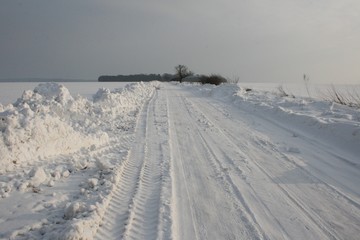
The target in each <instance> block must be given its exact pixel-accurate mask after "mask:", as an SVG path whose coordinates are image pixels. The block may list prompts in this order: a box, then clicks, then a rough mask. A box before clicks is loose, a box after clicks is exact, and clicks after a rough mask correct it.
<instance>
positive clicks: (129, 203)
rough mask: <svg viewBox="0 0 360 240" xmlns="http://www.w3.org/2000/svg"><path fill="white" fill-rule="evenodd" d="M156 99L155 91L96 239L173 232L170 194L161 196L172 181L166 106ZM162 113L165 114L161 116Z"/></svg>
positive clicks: (150, 236)
mask: <svg viewBox="0 0 360 240" xmlns="http://www.w3.org/2000/svg"><path fill="white" fill-rule="evenodd" d="M157 98H158V93H157V92H156V93H155V94H154V96H153V97H152V99H151V100H150V101H149V102H148V104H147V106H146V107H144V109H143V110H142V114H141V117H140V122H139V123H138V124H137V131H136V136H135V142H134V145H133V147H132V148H131V150H130V151H129V155H128V158H127V159H126V161H125V162H124V164H123V167H122V168H121V170H120V171H121V176H120V180H119V184H118V186H117V187H116V190H115V191H114V194H113V198H112V200H111V201H110V204H109V207H108V208H107V210H106V213H105V218H104V220H103V224H102V226H101V227H100V228H99V230H98V233H97V235H96V239H157V238H159V239H161V238H165V239H168V238H169V237H168V236H170V235H171V227H170V226H171V219H170V218H169V217H168V216H169V215H170V213H169V212H170V210H169V209H170V207H169V206H168V202H169V199H168V198H170V196H168V195H167V196H166V197H163V196H162V192H163V191H164V188H165V187H169V184H170V183H169V181H170V179H169V178H170V176H169V174H168V172H169V170H168V168H169V166H170V165H169V162H168V160H167V159H168V155H169V154H168V146H167V145H168V143H167V141H165V140H164V139H167V134H168V129H167V128H168V126H167V125H166V124H164V121H165V123H166V121H167V111H166V110H167V106H166V104H165V105H163V104H158V103H157V102H156V101H159V100H158V99H157ZM158 105H159V106H158ZM158 108H160V109H158ZM161 113H165V116H160V117H159V116H158V115H159V114H160V115H161ZM159 126H161V127H160V128H159ZM169 188H170V187H169ZM164 192H166V191H164ZM160 211H161V212H160Z"/></svg>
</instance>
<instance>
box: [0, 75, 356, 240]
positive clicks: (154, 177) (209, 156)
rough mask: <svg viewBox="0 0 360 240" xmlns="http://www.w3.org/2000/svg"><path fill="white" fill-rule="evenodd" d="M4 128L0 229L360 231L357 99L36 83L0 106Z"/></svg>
mask: <svg viewBox="0 0 360 240" xmlns="http://www.w3.org/2000/svg"><path fill="white" fill-rule="evenodd" d="M83 84H86V83H83ZM0 135H1V136H0V164H1V168H0V196H1V198H0V239H358V236H359V234H360V188H359V186H360V157H359V156H360V111H359V110H357V109H355V108H349V107H346V106H341V105H338V104H335V103H330V102H326V101H322V100H319V99H314V98H310V97H309V96H308V97H298V96H297V97H295V98H292V97H283V96H280V95H279V94H276V93H275V92H272V91H270V92H266V91H260V90H254V89H252V90H249V89H247V88H245V87H242V86H241V85H236V84H223V85H220V86H210V85H204V86H201V85H197V84H174V83H160V82H156V81H154V82H151V83H134V84H129V85H127V86H125V87H123V88H119V89H114V90H110V89H107V88H100V89H99V90H98V91H97V92H94V94H93V95H92V96H91V97H89V96H86V97H84V96H80V95H79V96H77V97H74V96H73V95H71V94H70V92H69V90H68V89H67V88H66V86H64V85H62V84H58V83H42V84H39V85H38V86H36V87H35V88H34V90H27V91H25V92H24V93H23V95H22V96H21V97H20V98H18V100H16V102H14V103H13V104H7V105H0Z"/></svg>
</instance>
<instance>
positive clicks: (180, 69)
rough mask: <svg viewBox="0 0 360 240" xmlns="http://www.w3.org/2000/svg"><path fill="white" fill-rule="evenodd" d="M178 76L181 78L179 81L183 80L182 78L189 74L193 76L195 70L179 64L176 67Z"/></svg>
mask: <svg viewBox="0 0 360 240" xmlns="http://www.w3.org/2000/svg"><path fill="white" fill-rule="evenodd" d="M175 72H176V76H177V77H178V78H179V81H180V82H182V80H183V79H184V78H186V77H188V76H192V75H193V72H192V71H190V70H189V69H188V67H187V66H185V65H181V64H179V65H177V66H176V67H175Z"/></svg>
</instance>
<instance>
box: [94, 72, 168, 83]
mask: <svg viewBox="0 0 360 240" xmlns="http://www.w3.org/2000/svg"><path fill="white" fill-rule="evenodd" d="M153 80H159V81H161V80H162V77H161V75H160V74H134V75H117V76H100V77H99V79H98V81H99V82H140V81H142V82H150V81H153Z"/></svg>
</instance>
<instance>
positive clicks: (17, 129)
mask: <svg viewBox="0 0 360 240" xmlns="http://www.w3.org/2000/svg"><path fill="white" fill-rule="evenodd" d="M158 84H159V83H158V82H152V83H133V84H130V85H127V86H125V87H124V88H121V89H115V90H112V91H111V90H109V89H106V88H101V89H99V90H98V91H97V93H96V94H94V95H93V98H92V99H87V98H84V97H81V96H78V97H75V98H74V97H73V96H71V94H70V93H69V91H68V89H67V88H66V87H65V86H63V85H61V84H57V83H43V84H40V85H38V86H37V87H36V88H35V89H34V90H27V91H25V92H24V93H23V95H22V96H21V97H20V98H19V99H18V100H17V101H16V102H15V103H14V104H9V105H7V106H3V105H0V110H1V112H0V166H1V168H0V200H6V202H7V203H4V202H2V203H3V204H4V205H3V206H8V207H9V208H10V209H12V207H13V205H14V204H16V202H17V201H20V202H22V201H23V200H21V199H19V198H18V197H16V196H22V198H24V199H25V198H26V196H29V195H31V194H35V195H32V196H31V197H32V201H33V202H34V204H35V206H36V207H35V208H34V207H29V206H28V205H29V204H30V203H26V204H25V203H21V204H18V206H24V209H23V211H25V212H32V211H36V214H34V216H38V217H37V218H34V219H33V220H31V219H28V220H26V222H27V223H26V224H24V225H22V224H21V222H19V223H15V222H13V223H11V226H12V227H10V228H8V227H3V228H1V227H0V238H3V237H4V238H17V237H18V236H19V235H21V236H24V238H26V239H28V238H31V239H37V238H42V239H91V238H92V235H93V234H94V233H95V231H96V229H97V227H98V226H99V224H100V222H101V219H102V217H103V214H104V209H105V208H106V206H107V205H108V203H109V199H110V198H111V196H112V195H111V194H112V190H113V188H114V186H115V185H116V183H117V182H118V179H119V177H118V175H117V174H118V169H117V168H118V167H119V166H120V165H121V163H122V159H123V158H124V157H125V156H126V154H127V151H126V148H125V146H124V147H122V146H120V147H122V148H121V149H116V152H115V153H112V154H113V155H111V154H109V156H107V154H108V153H109V151H110V150H109V149H113V147H114V146H112V144H119V142H118V140H117V139H118V138H119V137H121V136H124V135H126V134H129V136H131V134H132V133H133V130H134V129H135V125H136V121H137V118H138V115H139V112H140V111H141V109H142V108H143V106H144V103H145V102H146V101H148V99H149V98H150V97H151V96H152V95H153V93H154V92H155V88H156V87H157V86H158ZM116 147H118V146H117V145H116ZM113 151H115V150H113ZM105 156H106V157H105ZM64 189H66V190H65V191H64ZM59 191H60V192H59ZM1 198H2V199H1ZM14 201H15V203H14ZM24 201H25V200H24ZM6 208H7V207H3V208H2V213H3V215H4V214H11V215H13V213H12V212H9V213H7V212H6ZM13 212H17V214H18V215H19V216H21V212H22V210H21V208H19V209H17V208H16V207H15V209H13ZM40 212H41V214H40ZM19 218H20V217H19ZM11 219H12V218H9V219H6V217H5V218H4V219H3V218H1V219H0V222H1V221H5V222H6V221H9V222H11V221H12V220H11ZM6 224H7V225H6V226H10V225H9V224H10V223H6Z"/></svg>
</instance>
